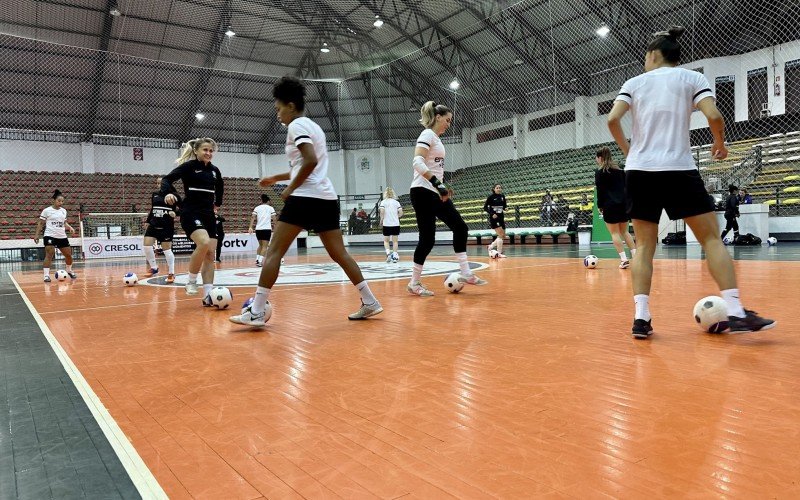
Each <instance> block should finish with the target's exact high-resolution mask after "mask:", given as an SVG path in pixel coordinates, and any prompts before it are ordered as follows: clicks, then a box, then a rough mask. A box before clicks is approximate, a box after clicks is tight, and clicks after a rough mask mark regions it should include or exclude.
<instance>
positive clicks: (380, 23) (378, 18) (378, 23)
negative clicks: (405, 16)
mask: <svg viewBox="0 0 800 500" xmlns="http://www.w3.org/2000/svg"><path fill="white" fill-rule="evenodd" d="M372 25H373V26H375V27H376V28H380V27H381V26H383V20H382V19H381V16H375V22H374V23H372Z"/></svg>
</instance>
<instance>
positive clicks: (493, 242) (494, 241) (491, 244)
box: [489, 238, 497, 250]
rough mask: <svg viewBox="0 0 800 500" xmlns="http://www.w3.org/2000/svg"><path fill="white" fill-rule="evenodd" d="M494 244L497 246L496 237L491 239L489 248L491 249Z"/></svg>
mask: <svg viewBox="0 0 800 500" xmlns="http://www.w3.org/2000/svg"><path fill="white" fill-rule="evenodd" d="M496 246H497V238H495V239H494V240H492V242H491V243H490V244H489V250H491V249H492V248H494V247H496Z"/></svg>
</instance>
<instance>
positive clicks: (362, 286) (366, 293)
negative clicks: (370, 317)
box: [356, 280, 378, 306]
mask: <svg viewBox="0 0 800 500" xmlns="http://www.w3.org/2000/svg"><path fill="white" fill-rule="evenodd" d="M356 288H357V289H358V293H360V294H361V302H363V303H364V304H365V305H368V306H371V305H372V304H374V303H375V302H378V299H376V298H375V296H374V295H372V290H370V289H369V285H368V284H367V280H364V281H362V282H361V283H359V284H357V285H356Z"/></svg>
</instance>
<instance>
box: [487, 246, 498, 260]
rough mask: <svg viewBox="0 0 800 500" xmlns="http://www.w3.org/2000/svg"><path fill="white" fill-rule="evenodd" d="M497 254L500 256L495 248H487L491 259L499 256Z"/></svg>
mask: <svg viewBox="0 0 800 500" xmlns="http://www.w3.org/2000/svg"><path fill="white" fill-rule="evenodd" d="M499 256H500V252H498V251H497V250H495V249H494V248H492V249H491V250H489V257H491V258H492V259H496V258H497V257H499Z"/></svg>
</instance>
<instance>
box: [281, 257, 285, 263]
mask: <svg viewBox="0 0 800 500" xmlns="http://www.w3.org/2000/svg"><path fill="white" fill-rule="evenodd" d="M284 262H286V261H285V259H284V258H283V257H281V265H283V264H284Z"/></svg>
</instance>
